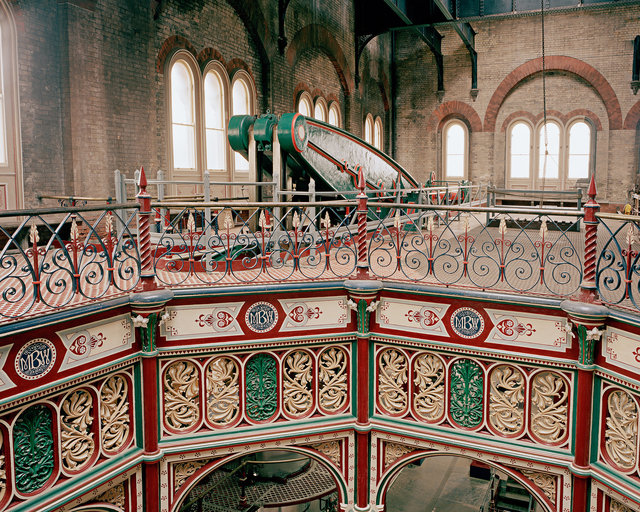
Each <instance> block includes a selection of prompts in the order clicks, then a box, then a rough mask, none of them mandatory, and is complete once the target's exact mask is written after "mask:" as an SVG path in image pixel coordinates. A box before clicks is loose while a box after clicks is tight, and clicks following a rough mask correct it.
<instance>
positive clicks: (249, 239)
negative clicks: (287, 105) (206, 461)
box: [0, 194, 640, 320]
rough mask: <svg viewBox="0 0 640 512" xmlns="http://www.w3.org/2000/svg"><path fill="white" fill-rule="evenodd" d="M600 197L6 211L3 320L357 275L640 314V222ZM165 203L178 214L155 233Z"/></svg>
mask: <svg viewBox="0 0 640 512" xmlns="http://www.w3.org/2000/svg"><path fill="white" fill-rule="evenodd" d="M591 195H592V196H593V197H592V200H590V201H589V202H588V203H587V204H586V205H585V208H584V212H585V213H583V212H576V211H575V210H573V211H566V210H560V209H558V210H541V209H538V208H530V209H513V208H512V209H498V208H486V207H469V206H466V207H465V206H446V205H413V204H411V205H408V204H404V203H390V202H387V201H379V200H377V201H368V199H367V198H366V197H365V196H364V194H360V195H359V196H358V199H357V200H345V201H331V202H329V201H326V202H313V203H303V202H294V203H284V202H283V203H268V204H266V203H237V202H236V203H217V202H216V203H210V204H209V203H182V204H176V203H175V202H171V203H155V204H151V203H150V200H149V198H148V196H146V197H145V196H144V194H142V195H141V196H140V198H141V199H140V204H127V205H121V206H111V205H109V206H106V207H105V206H103V207H84V208H54V209H46V210H45V209H39V210H24V211H17V212H3V213H1V214H0V219H2V227H0V237H2V239H1V240H0V243H1V244H2V245H0V250H1V252H0V299H1V301H2V302H1V303H0V318H2V319H4V320H9V319H14V318H20V317H24V316H25V315H27V314H37V313H40V312H43V311H47V310H51V309H52V308H60V307H63V306H69V305H74V304H79V303H82V302H84V301H86V300H96V299H103V298H106V297H111V296H114V295H117V294H122V293H126V292H130V291H132V290H135V289H137V288H138V287H139V288H140V289H142V288H144V289H149V288H150V287H151V288H153V287H154V286H166V287H178V286H209V285H215V284H234V283H254V282H260V283H267V282H285V281H291V280H296V281H308V280H319V279H330V280H336V279H345V278H348V277H352V276H354V275H358V276H361V277H362V276H365V277H367V278H371V279H384V280H392V281H407V282H415V283H423V284H429V285H434V286H445V287H465V288H473V289H480V290H497V291H501V292H507V293H514V294H522V293H527V294H536V295H542V296H553V297H566V296H570V295H572V294H575V293H576V292H577V291H578V290H579V289H580V288H582V290H583V291H584V289H588V290H589V289H591V290H592V292H593V293H594V294H595V293H596V292H598V293H599V296H600V299H601V300H602V301H603V302H605V303H607V304H611V305H615V306H617V307H623V308H629V309H633V310H637V309H640V303H639V297H640V263H639V258H640V249H639V247H638V246H639V245H640V241H639V240H640V236H638V235H639V233H640V217H633V216H628V215H606V214H598V215H596V213H595V211H596V210H597V203H595V200H594V197H595V194H591ZM158 209H165V210H166V211H167V212H168V214H167V216H165V217H163V218H162V219H161V220H160V221H158V223H157V225H156V229H155V231H156V232H154V229H153V226H154V212H155V211H156V210H158ZM207 210H208V211H207ZM205 212H206V214H205ZM167 219H170V221H169V222H167ZM207 219H208V220H207ZM116 224H117V225H118V226H119V228H118V229H117V230H116V228H115V226H116Z"/></svg>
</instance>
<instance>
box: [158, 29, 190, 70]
mask: <svg viewBox="0 0 640 512" xmlns="http://www.w3.org/2000/svg"><path fill="white" fill-rule="evenodd" d="M176 50H187V51H188V52H189V53H190V54H192V55H193V58H194V59H197V58H198V51H197V50H196V47H195V46H193V45H192V44H191V43H190V42H189V41H188V40H187V39H186V38H184V37H182V36H171V37H168V38H167V39H166V40H165V42H164V43H162V46H161V47H160V51H159V52H158V56H157V57H156V71H157V72H158V73H160V74H162V73H164V65H165V64H166V62H167V58H168V57H169V56H170V55H171V54H172V53H173V52H174V51H176Z"/></svg>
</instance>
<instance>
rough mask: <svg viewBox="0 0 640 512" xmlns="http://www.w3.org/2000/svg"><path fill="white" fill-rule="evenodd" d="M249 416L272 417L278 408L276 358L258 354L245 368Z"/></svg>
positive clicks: (265, 418)
mask: <svg viewBox="0 0 640 512" xmlns="http://www.w3.org/2000/svg"><path fill="white" fill-rule="evenodd" d="M245 381H246V408H247V416H248V417H249V418H250V419H252V420H254V421H265V420H268V419H269V418H271V417H272V416H273V415H274V414H275V412H276V410H277V409H278V372H277V364H276V360H275V359H274V358H273V356H270V355H268V354H257V355H255V356H253V357H252V358H251V359H249V361H248V362H247V365H246V368H245Z"/></svg>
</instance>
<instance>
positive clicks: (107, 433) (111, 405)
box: [100, 375, 131, 453]
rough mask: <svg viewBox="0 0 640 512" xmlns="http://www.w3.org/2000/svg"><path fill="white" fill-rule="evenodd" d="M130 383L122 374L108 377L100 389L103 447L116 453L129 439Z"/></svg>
mask: <svg viewBox="0 0 640 512" xmlns="http://www.w3.org/2000/svg"><path fill="white" fill-rule="evenodd" d="M130 430H131V418H130V416H129V385H128V384H127V381H126V380H125V378H124V377H122V376H121V375H114V376H113V377H110V378H109V379H107V381H106V382H105V383H104V385H103V386H102V390H101V391H100V432H101V439H102V449H103V450H104V451H105V452H108V453H114V452H117V451H119V450H120V449H121V448H123V447H124V444H125V443H126V441H127V440H128V439H129V432H130Z"/></svg>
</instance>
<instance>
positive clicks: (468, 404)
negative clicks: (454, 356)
mask: <svg viewBox="0 0 640 512" xmlns="http://www.w3.org/2000/svg"><path fill="white" fill-rule="evenodd" d="M450 378H451V383H450V385H451V399H450V405H449V409H450V414H451V418H452V419H453V421H454V422H456V423H457V424H458V425H460V426H461V427H465V428H473V427H477V426H478V425H480V424H481V423H482V418H483V397H484V374H483V372H482V368H480V365H479V364H478V363H476V362H475V361H472V360H471V359H459V360H457V361H455V362H454V363H453V365H451V377H450Z"/></svg>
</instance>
